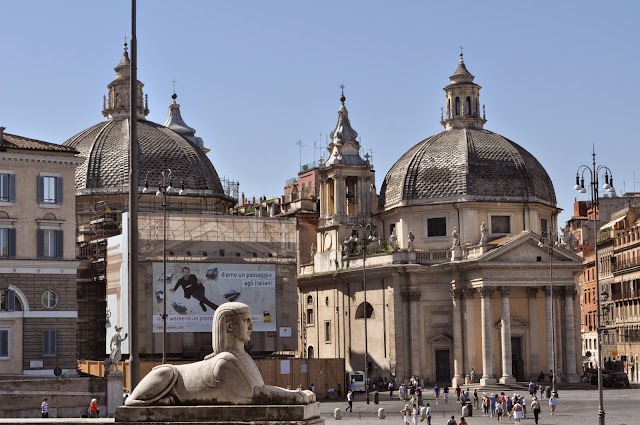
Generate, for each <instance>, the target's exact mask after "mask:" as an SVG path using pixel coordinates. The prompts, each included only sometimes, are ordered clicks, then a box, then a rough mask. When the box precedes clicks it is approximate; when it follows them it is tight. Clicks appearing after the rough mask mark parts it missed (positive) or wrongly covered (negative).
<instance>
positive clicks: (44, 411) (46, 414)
mask: <svg viewBox="0 0 640 425" xmlns="http://www.w3.org/2000/svg"><path fill="white" fill-rule="evenodd" d="M40 412H41V413H42V417H43V418H48V417H49V403H48V402H47V399H46V398H45V399H44V401H43V402H42V404H41V405H40Z"/></svg>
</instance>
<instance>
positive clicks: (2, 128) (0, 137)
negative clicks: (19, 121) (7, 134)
mask: <svg viewBox="0 0 640 425" xmlns="http://www.w3.org/2000/svg"><path fill="white" fill-rule="evenodd" d="M5 128H6V127H2V126H0V142H2V137H3V136H4V129H5Z"/></svg>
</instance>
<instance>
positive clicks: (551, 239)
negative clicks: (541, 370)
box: [538, 230, 559, 395]
mask: <svg viewBox="0 0 640 425" xmlns="http://www.w3.org/2000/svg"><path fill="white" fill-rule="evenodd" d="M554 245H559V243H558V232H557V231H556V230H551V231H549V232H548V233H547V231H546V230H544V231H543V232H542V236H541V237H540V242H538V246H539V247H540V248H543V247H545V246H546V247H547V251H548V253H549V295H550V297H551V371H552V372H551V373H552V375H551V391H552V393H553V394H554V395H555V394H556V322H555V319H554V310H555V308H554V305H553V246H554Z"/></svg>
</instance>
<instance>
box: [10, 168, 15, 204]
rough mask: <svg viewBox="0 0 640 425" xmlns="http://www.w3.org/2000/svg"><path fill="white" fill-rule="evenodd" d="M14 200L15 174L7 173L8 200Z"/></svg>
mask: <svg viewBox="0 0 640 425" xmlns="http://www.w3.org/2000/svg"><path fill="white" fill-rule="evenodd" d="M15 201H16V175H15V174H9V202H15Z"/></svg>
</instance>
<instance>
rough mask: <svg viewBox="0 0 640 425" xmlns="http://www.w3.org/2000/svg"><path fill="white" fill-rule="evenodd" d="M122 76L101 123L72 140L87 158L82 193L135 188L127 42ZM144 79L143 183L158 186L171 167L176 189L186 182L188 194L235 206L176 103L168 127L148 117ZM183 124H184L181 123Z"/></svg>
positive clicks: (140, 113)
mask: <svg viewBox="0 0 640 425" xmlns="http://www.w3.org/2000/svg"><path fill="white" fill-rule="evenodd" d="M115 71H116V79H115V80H113V81H112V82H111V83H110V84H109V85H108V88H109V95H108V97H106V96H105V98H104V102H103V103H104V105H103V111H102V113H103V115H104V116H105V117H106V121H103V122H101V123H98V124H96V125H94V126H92V127H90V128H88V129H86V130H84V131H82V132H80V133H78V134H77V135H75V136H73V137H72V138H70V139H69V140H67V141H66V142H65V143H64V144H65V145H66V146H70V147H73V148H75V149H76V150H77V151H78V152H79V155H80V156H82V157H84V158H85V161H84V163H82V164H81V165H80V166H78V168H77V169H76V191H77V192H78V193H79V194H89V193H92V194H98V193H104V194H108V193H126V192H128V191H129V89H130V86H129V75H130V74H129V71H130V61H129V56H128V53H127V47H126V44H125V49H124V53H123V56H122V59H121V60H120V63H119V64H118V65H117V66H116V68H115ZM143 86H144V85H143V84H142V83H140V82H138V97H137V98H138V99H139V104H138V107H137V118H138V125H137V133H138V146H139V151H138V181H139V185H140V187H143V185H144V183H145V181H146V180H147V178H148V179H149V182H150V184H151V186H155V181H156V180H157V177H158V173H159V172H162V171H163V170H167V169H169V170H171V180H172V182H173V185H174V186H175V187H180V186H181V185H184V189H185V191H186V194H187V196H197V197H203V196H204V197H214V198H218V199H220V200H221V201H223V202H224V203H227V204H229V206H232V205H233V204H234V203H235V200H233V199H232V198H230V197H229V196H227V195H226V194H225V192H224V190H223V186H222V183H221V181H220V178H219V177H218V173H217V172H216V170H215V168H214V167H213V164H212V163H211V161H210V160H209V158H208V157H207V155H206V152H207V149H205V148H203V147H202V139H201V138H199V137H195V130H194V129H193V128H191V127H189V126H187V125H186V124H185V123H184V121H183V120H182V117H181V116H180V111H179V106H180V105H178V104H177V103H176V102H175V98H176V95H175V93H174V95H173V96H172V97H173V104H171V105H170V106H169V118H168V119H167V123H168V124H167V123H166V124H165V125H164V126H163V125H160V124H157V123H154V122H151V121H147V120H146V118H145V117H146V116H147V114H148V113H149V108H148V101H147V99H146V97H145V98H144V99H145V101H144V104H143V95H142V87H143ZM178 124H181V125H178Z"/></svg>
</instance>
